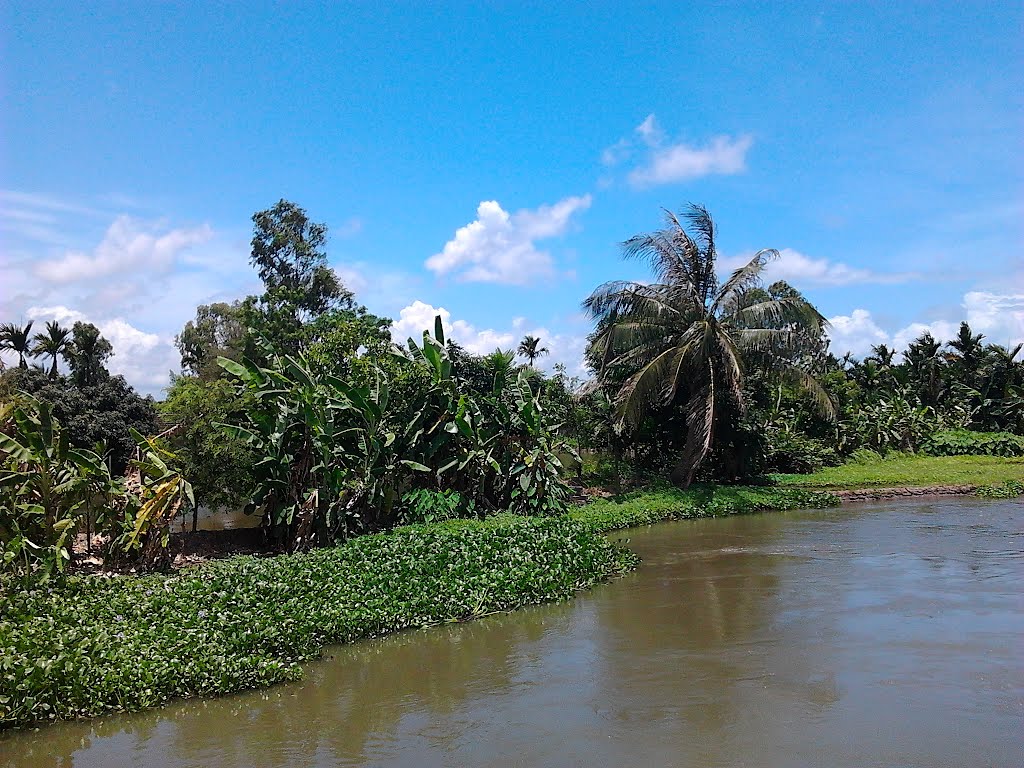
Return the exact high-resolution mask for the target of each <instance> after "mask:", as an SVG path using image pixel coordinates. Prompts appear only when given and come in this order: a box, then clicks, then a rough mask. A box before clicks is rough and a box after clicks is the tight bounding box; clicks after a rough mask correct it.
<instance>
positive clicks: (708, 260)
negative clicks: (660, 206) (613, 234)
mask: <svg viewBox="0 0 1024 768" xmlns="http://www.w3.org/2000/svg"><path fill="white" fill-rule="evenodd" d="M665 218H666V225H667V226H666V228H665V229H663V230H660V231H657V232H653V233H650V234H643V235H636V236H635V237H632V238H630V239H629V240H627V241H626V242H625V243H623V246H622V247H623V255H624V256H625V257H626V258H629V259H642V260H644V261H647V262H648V263H649V264H650V265H651V267H652V268H653V270H654V273H655V281H654V282H653V283H649V284H648V283H637V282H630V281H616V282H610V283H605V284H604V285H602V286H600V287H598V288H597V290H595V291H594V292H593V293H592V294H591V295H590V297H589V298H588V299H587V300H586V301H585V302H584V303H583V307H584V309H585V310H586V311H587V312H589V314H590V315H591V317H593V318H594V319H595V320H596V321H597V331H596V333H595V334H594V336H593V337H592V341H591V349H590V358H591V359H592V360H597V361H600V368H601V378H602V380H604V381H606V382H607V381H608V380H609V379H610V378H613V376H614V375H615V372H616V371H618V372H619V373H618V375H620V376H621V372H623V371H625V372H627V373H629V375H628V378H626V380H625V382H624V383H623V384H622V385H621V387H619V389H618V394H617V396H616V398H615V402H616V405H617V408H618V418H619V420H620V422H627V423H632V424H636V423H637V422H639V420H640V419H641V418H642V417H643V416H644V415H646V414H647V413H648V412H650V410H651V408H652V406H657V405H671V404H672V403H673V402H675V401H676V400H677V397H678V398H681V400H682V401H683V402H684V403H685V405H684V408H685V413H686V425H687V431H686V443H685V446H684V449H683V453H682V456H681V458H680V460H679V462H678V463H677V465H676V467H675V468H674V470H673V472H672V479H673V481H674V482H676V483H677V484H679V485H682V486H683V487H686V486H688V485H689V484H690V483H691V482H692V481H693V478H694V475H695V474H696V472H697V468H698V467H699V466H700V464H701V462H702V461H703V460H704V458H705V457H706V456H707V455H708V454H709V453H710V452H711V448H712V446H713V444H714V440H715V431H716V425H717V426H718V427H719V428H722V427H724V426H726V425H727V424H729V423H730V422H732V421H733V420H734V418H735V414H736V413H737V412H739V413H742V411H743V407H744V404H743V378H744V362H745V360H749V361H750V362H751V363H753V362H754V361H755V360H756V362H757V364H758V365H759V366H762V367H764V368H765V370H766V371H768V372H771V373H775V374H781V375H784V376H786V377H788V378H790V380H792V381H794V382H796V383H798V384H801V385H803V386H804V387H805V388H806V389H807V390H808V391H810V392H811V393H812V394H813V395H814V397H815V400H816V401H817V403H818V404H819V405H820V407H821V409H822V410H823V411H825V412H827V413H829V414H831V413H832V403H831V401H830V400H829V398H828V396H827V394H826V393H825V392H824V390H823V389H822V388H821V386H820V385H819V384H818V383H817V381H815V380H814V379H813V377H811V376H810V375H809V374H808V373H807V372H806V371H804V370H803V369H801V368H798V367H797V366H796V365H794V364H793V362H792V361H793V360H795V359H796V358H797V356H796V353H795V351H794V350H796V349H797V348H798V347H799V344H800V342H801V339H803V338H806V335H807V334H809V333H816V334H820V333H821V332H822V331H823V330H824V328H825V327H826V326H827V321H826V320H825V318H824V317H822V315H821V314H820V313H819V312H818V311H817V310H816V309H815V308H814V307H813V306H812V305H811V304H810V303H809V302H808V301H807V300H806V299H804V298H803V297H802V296H801V295H800V294H799V293H797V292H796V291H793V292H792V293H791V294H789V295H786V296H783V297H779V298H767V299H766V298H764V292H763V291H761V292H754V291H753V290H752V289H755V288H757V287H759V286H760V283H761V280H760V278H761V272H762V271H763V270H764V267H765V266H766V264H767V263H768V262H769V261H770V260H771V259H773V258H776V257H777V256H778V251H775V250H771V249H768V250H762V251H758V252H757V254H755V255H754V257H753V258H752V259H751V260H750V261H749V263H747V264H746V265H745V266H743V267H740V268H739V269H737V270H736V271H735V272H733V274H732V276H731V277H729V279H728V280H726V281H725V283H724V284H722V285H719V281H718V277H717V276H716V274H715V259H716V257H717V255H718V254H717V251H716V250H715V234H716V233H715V225H714V222H713V221H712V219H711V216H710V214H709V213H708V212H707V210H705V209H704V208H703V207H702V206H699V205H691V206H690V207H689V209H688V210H687V212H686V213H685V214H684V215H683V218H684V219H685V220H686V222H687V223H688V224H689V227H690V230H691V231H692V233H693V234H692V235H691V234H690V232H688V231H687V229H686V228H685V227H684V226H683V224H682V223H681V222H680V220H679V218H678V217H677V216H676V214H674V213H672V212H670V211H667V210H666V211H665ZM609 373H611V375H609Z"/></svg>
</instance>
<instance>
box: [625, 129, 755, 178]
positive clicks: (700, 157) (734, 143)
mask: <svg viewBox="0 0 1024 768" xmlns="http://www.w3.org/2000/svg"><path fill="white" fill-rule="evenodd" d="M753 145H754V139H753V137H751V136H738V137H736V138H731V137H729V136H715V137H714V138H713V139H711V141H710V142H708V143H707V144H705V145H703V146H696V145H692V144H686V143H683V142H680V143H678V144H670V145H667V146H663V147H658V148H657V149H655V150H654V151H653V152H652V153H651V156H650V157H649V158H648V160H647V162H646V163H645V164H644V165H642V166H640V167H639V168H636V169H634V170H633V171H632V172H631V173H630V174H629V181H630V183H631V184H633V185H634V186H637V187H646V186H653V185H655V184H671V183H672V182H676V181H689V180H690V179H699V178H701V177H702V176H730V175H732V174H736V173H742V172H743V171H745V170H746V169H747V151H748V150H749V149H750V148H751V147H752V146H753Z"/></svg>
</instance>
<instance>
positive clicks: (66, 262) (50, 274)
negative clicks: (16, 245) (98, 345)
mask: <svg viewBox="0 0 1024 768" xmlns="http://www.w3.org/2000/svg"><path fill="white" fill-rule="evenodd" d="M212 236H213V230H212V229H210V227H209V226H207V225H203V226H200V227H191V228H183V229H172V230H170V231H166V232H163V233H161V232H160V231H159V229H158V228H157V227H155V226H153V225H147V224H145V223H144V222H141V221H139V220H138V219H134V218H132V217H130V216H118V217H117V218H116V219H115V220H114V222H113V223H112V224H111V225H110V227H109V228H108V229H107V232H106V235H105V236H104V238H103V240H102V241H101V242H100V243H99V245H97V246H96V248H95V249H93V251H92V252H91V253H85V252H82V251H68V252H67V253H65V254H64V255H63V256H61V257H59V258H56V259H48V260H45V261H40V262H38V263H36V265H35V267H34V272H35V274H36V275H37V276H38V277H39V278H41V279H42V280H45V281H47V282H51V283H74V282H79V281H83V280H95V279H97V278H102V277H107V276H109V275H113V274H119V273H123V274H126V275H132V274H136V273H138V272H166V271H167V270H168V269H169V268H170V267H171V266H172V265H173V264H174V262H175V260H176V259H177V258H178V257H179V256H180V255H181V253H182V252H183V251H185V250H186V249H188V248H190V247H192V246H195V245H199V244H201V243H205V242H206V241H208V240H209V239H210V238H211V237H212Z"/></svg>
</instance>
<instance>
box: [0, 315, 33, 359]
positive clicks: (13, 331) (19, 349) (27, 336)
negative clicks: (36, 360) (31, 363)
mask: <svg viewBox="0 0 1024 768" xmlns="http://www.w3.org/2000/svg"><path fill="white" fill-rule="evenodd" d="M31 339H32V321H29V322H28V324H27V325H17V324H16V323H3V324H0V350H5V349H6V350H9V351H11V352H15V353H17V355H18V367H19V368H28V363H26V362H25V356H26V355H31V354H32V341H31Z"/></svg>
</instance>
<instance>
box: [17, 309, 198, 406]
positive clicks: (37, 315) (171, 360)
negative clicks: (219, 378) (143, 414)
mask: <svg viewBox="0 0 1024 768" xmlns="http://www.w3.org/2000/svg"><path fill="white" fill-rule="evenodd" d="M27 315H28V319H30V320H33V321H36V322H37V323H42V322H45V321H47V320H57V321H58V322H59V323H60V324H61V325H64V326H68V327H70V326H72V325H74V324H75V323H76V322H79V321H81V322H86V323H88V322H91V323H94V324H95V325H96V327H97V328H99V329H100V333H101V334H102V335H103V337H104V338H105V339H107V341H109V342H110V345H111V346H112V347H113V349H114V354H113V356H112V357H111V358H110V360H109V362H108V368H109V369H110V371H111V373H114V374H120V375H122V376H124V377H125V378H126V379H127V380H128V381H129V382H130V383H131V384H133V385H134V386H137V387H139V388H140V389H141V390H143V391H144V392H155V391H158V390H159V389H161V388H162V387H164V386H166V385H167V383H168V376H167V374H168V371H171V370H175V371H176V370H178V369H179V356H178V351H177V349H176V348H175V347H174V340H173V339H171V338H163V337H161V336H159V335H157V334H155V333H147V332H145V331H142V330H139V329H138V328H136V327H135V326H133V325H132V324H131V323H129V322H128V321H126V320H124V319H123V318H121V317H110V318H105V319H103V318H99V319H94V318H90V317H89V316H87V315H86V314H85V313H83V312H80V311H78V310H76V309H72V308H70V307H65V306H62V305H58V306H52V307H29V309H28V311H27Z"/></svg>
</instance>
